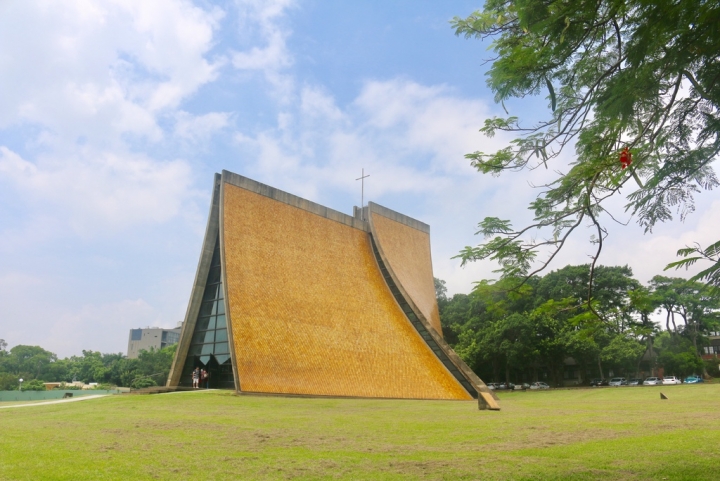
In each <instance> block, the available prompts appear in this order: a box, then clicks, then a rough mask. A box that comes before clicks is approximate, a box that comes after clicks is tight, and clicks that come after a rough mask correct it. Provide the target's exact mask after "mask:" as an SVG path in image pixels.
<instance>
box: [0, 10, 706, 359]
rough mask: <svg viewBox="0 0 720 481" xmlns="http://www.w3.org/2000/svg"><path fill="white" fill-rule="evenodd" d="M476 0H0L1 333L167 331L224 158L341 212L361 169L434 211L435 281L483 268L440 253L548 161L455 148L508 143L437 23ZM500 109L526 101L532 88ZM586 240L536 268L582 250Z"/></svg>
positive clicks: (694, 231)
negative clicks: (502, 171) (486, 162)
mask: <svg viewBox="0 0 720 481" xmlns="http://www.w3.org/2000/svg"><path fill="white" fill-rule="evenodd" d="M478 7H479V5H478V4H476V3H474V2H465V1H451V2H432V1H418V0H415V1H395V2H380V1H367V2H329V1H320V0H308V1H302V0H295V1H293V0H266V1H245V0H237V1H221V2H213V1H210V0H202V1H201V0H198V1H195V2H193V1H189V0H153V1H152V2H147V1H142V0H115V1H110V0H106V1H99V0H67V1H65V2H60V3H58V2H49V1H39V0H38V1H24V2H20V1H10V2H2V3H0V73H1V74H0V92H3V94H2V95H0V306H2V312H0V338H3V339H5V340H6V341H7V342H8V343H9V344H10V346H13V345H16V344H33V345H41V346H43V347H45V348H47V349H50V350H52V351H53V352H56V353H58V354H59V355H60V356H68V355H73V354H79V353H80V352H81V350H83V349H91V350H100V351H103V352H124V351H125V350H126V346H127V336H128V330H129V329H130V328H136V327H145V326H165V327H172V326H175V325H176V324H177V322H178V321H181V320H182V319H183V317H184V312H185V309H186V307H187V300H188V297H189V293H190V287H191V284H192V280H193V276H194V272H195V268H196V263H197V259H198V255H199V251H200V246H201V242H202V234H203V231H204V227H205V221H206V215H207V210H208V205H209V197H210V187H211V185H212V174H213V173H214V172H219V171H220V170H222V169H227V170H230V171H233V172H237V173H239V174H242V175H246V176H248V177H251V178H253V179H256V180H258V181H260V182H264V183H267V184H270V185H272V186H275V187H278V188H280V189H283V190H286V191H288V192H291V193H294V194H296V195H300V196H303V197H306V198H308V199H311V200H314V201H316V202H320V203H322V204H324V205H327V206H328V207H331V208H334V209H336V210H340V211H343V212H346V213H351V212H352V206H353V205H358V204H359V203H360V185H359V183H358V182H356V181H355V180H354V179H355V178H356V177H359V174H360V170H361V169H362V168H365V170H366V173H369V174H370V178H369V179H368V182H367V184H366V187H365V188H366V199H368V198H369V199H370V200H373V201H374V202H377V203H380V204H382V205H385V206H387V207H390V208H392V209H395V210H398V211H400V212H403V213H406V214H408V215H410V216H413V217H416V218H418V219H420V220H423V221H425V222H427V223H429V224H430V225H431V229H432V246H433V263H434V269H435V274H436V276H437V277H440V278H442V279H444V280H446V282H447V283H448V287H449V289H450V291H451V292H468V291H469V290H470V288H471V286H472V282H473V281H476V280H479V279H483V278H492V277H494V274H493V273H492V269H493V268H494V266H493V265H492V264H489V263H478V264H475V265H472V266H469V267H466V268H460V266H459V262H458V261H457V260H453V259H451V257H452V256H453V255H455V254H456V253H457V252H458V251H459V250H460V249H461V248H462V247H463V246H465V245H468V244H474V243H476V242H477V241H479V239H476V238H475V237H474V236H473V233H474V230H475V226H476V224H477V222H478V221H479V220H481V219H482V218H483V217H484V216H486V215H497V216H499V217H504V218H512V219H513V220H514V221H515V222H516V223H518V224H519V223H521V222H522V221H523V220H527V219H528V218H529V216H528V211H527V209H526V205H527V202H528V201H529V200H530V199H531V198H532V196H533V195H534V192H533V189H531V188H530V187H529V186H528V181H529V180H531V179H532V180H533V181H534V182H536V183H539V181H541V180H542V179H543V178H544V179H547V178H548V176H549V175H551V174H552V172H540V171H536V172H534V173H532V174H521V175H516V176H503V177H500V178H492V177H485V176H482V175H480V174H478V173H476V172H474V171H473V170H472V168H470V166H469V164H468V162H467V161H466V160H465V159H464V158H463V154H465V153H467V152H471V151H474V150H484V151H491V150H494V149H496V148H499V147H501V146H503V144H504V142H506V141H507V140H508V139H507V138H504V137H502V136H498V137H495V138H492V139H487V138H484V137H483V136H482V135H481V134H479V133H478V128H479V127H481V126H482V123H483V120H484V119H485V118H487V117H489V116H492V115H494V114H500V113H501V110H500V108H499V107H498V106H496V105H494V103H493V100H492V95H491V93H490V92H489V91H488V89H487V88H486V86H485V79H484V71H485V68H486V67H484V66H483V65H482V61H483V59H485V58H486V57H488V55H489V52H487V51H486V48H487V45H483V44H482V43H481V42H479V41H477V40H465V39H462V38H458V37H455V36H454V35H453V32H452V30H451V28H450V26H449V23H448V21H449V19H451V18H452V17H453V16H455V15H459V16H464V15H468V14H470V13H471V12H472V11H473V10H474V9H476V8H478ZM507 105H508V108H510V110H511V113H513V114H520V115H523V116H532V117H539V116H541V115H543V112H544V109H546V105H547V101H546V99H543V98H535V99H525V100H523V101H515V102H510V103H508V104H507ZM571 154H572V153H571V152H568V153H567V155H566V157H564V158H562V159H560V165H558V166H557V167H558V168H562V165H561V164H562V162H566V163H567V162H569V161H570V160H571ZM622 205H623V202H622V201H621V200H618V201H617V202H616V204H615V209H616V213H617V214H618V215H620V217H621V218H622ZM718 208H720V196H719V195H718V194H717V193H716V192H713V193H709V194H703V195H702V196H700V197H699V199H698V208H697V211H696V212H695V213H694V214H693V215H692V216H691V217H690V218H689V219H688V220H687V221H686V222H685V224H680V223H677V222H674V223H669V224H667V225H664V226H661V227H659V228H658V229H656V231H655V232H654V234H653V235H652V236H643V235H642V230H641V229H640V228H638V227H637V226H635V225H634V224H632V221H631V225H630V226H628V227H626V228H622V227H618V228H614V229H612V230H611V237H610V239H609V241H608V244H607V247H606V252H607V256H606V257H605V258H604V259H603V263H605V264H629V265H630V266H631V267H632V268H633V269H634V271H635V273H636V276H637V277H638V278H639V279H640V280H642V281H647V280H648V279H649V278H650V277H652V275H654V274H657V273H660V271H661V269H662V266H664V265H665V263H667V262H668V261H671V260H673V256H674V252H675V251H676V250H677V249H678V248H679V247H682V245H684V244H686V243H689V242H692V241H699V242H705V243H707V242H708V241H710V240H713V239H715V238H716V237H717V229H716V228H715V227H714V224H713V221H712V219H713V216H712V211H713V209H715V212H717V209H718ZM589 235H590V231H587V232H581V233H580V235H579V236H578V237H577V238H576V239H575V240H573V242H571V243H570V244H569V245H568V246H567V251H566V252H565V253H564V254H563V255H562V256H561V257H560V258H559V259H558V260H557V262H556V263H555V264H553V267H555V268H559V267H562V266H563V265H565V264H566V263H584V262H587V259H588V257H587V255H588V254H589V253H590V252H591V251H592V247H591V246H590V245H589V244H587V238H588V237H589Z"/></svg>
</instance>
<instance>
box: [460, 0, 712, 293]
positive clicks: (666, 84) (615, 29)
mask: <svg viewBox="0 0 720 481" xmlns="http://www.w3.org/2000/svg"><path fill="white" fill-rule="evenodd" d="M453 27H454V28H455V31H456V33H457V34H458V35H464V36H466V37H476V38H491V39H492V48H493V49H494V51H495V52H496V54H497V56H496V57H495V58H494V59H493V61H492V67H491V68H490V70H489V72H488V80H487V82H488V85H489V86H490V88H491V89H492V91H493V92H494V93H495V100H496V101H497V102H501V103H502V102H503V101H504V100H506V99H509V98H512V97H518V98H519V97H525V96H529V95H537V94H540V93H547V98H548V111H547V115H546V116H545V118H544V120H541V121H539V122H537V123H536V124H534V125H524V124H522V123H521V120H520V119H519V118H518V117H514V116H510V115H509V114H508V117H506V118H497V117H496V118H493V119H488V120H487V121H486V122H485V126H484V127H483V128H482V131H483V132H484V133H485V134H487V135H489V136H492V135H493V134H494V133H495V132H497V131H507V132H512V133H515V134H516V138H515V139H514V140H512V142H511V143H510V145H508V146H507V147H505V148H503V149H501V150H499V151H497V152H494V153H483V152H475V153H472V154H468V155H467V157H468V158H469V159H470V160H471V162H472V165H473V166H474V167H476V168H477V169H478V170H479V171H480V172H483V173H490V174H495V175H498V174H500V173H502V172H504V171H506V170H515V171H517V170H523V169H532V168H536V167H545V168H551V169H553V170H555V171H556V172H557V173H558V175H557V177H556V178H555V180H554V181H552V182H550V183H547V184H546V185H544V186H543V187H542V190H541V191H540V194H539V195H538V196H537V198H536V199H535V200H534V201H533V202H532V203H531V205H530V208H531V209H532V210H533V212H534V215H535V218H534V222H533V223H532V224H531V225H528V226H525V227H522V228H519V229H518V228H514V227H513V226H512V224H511V221H510V220H503V219H499V218H497V217H487V218H485V219H484V220H483V221H482V222H481V223H480V226H479V227H480V231H479V233H482V234H484V235H485V236H486V242H484V243H482V244H480V245H479V246H476V247H467V248H465V250H464V251H463V252H462V253H461V255H460V257H461V258H462V259H463V262H468V261H473V260H478V259H493V260H496V261H499V263H500V265H501V268H500V272H502V275H503V276H504V277H517V276H521V277H525V278H527V277H529V276H531V275H532V274H534V273H535V272H539V271H540V270H542V269H544V268H545V267H546V266H547V265H548V264H549V263H550V261H551V260H552V258H553V257H554V256H555V255H556V254H557V252H558V251H559V250H560V249H561V248H562V247H563V245H564V243H565V242H566V240H567V239H568V237H569V236H570V235H571V233H572V232H573V231H574V230H576V229H577V228H578V227H579V226H581V225H589V226H591V227H593V232H594V235H593V237H592V239H591V240H592V242H595V243H596V244H597V251H596V254H595V260H597V258H598V256H599V255H600V253H601V250H602V243H603V239H604V238H605V237H606V236H607V227H606V226H607V224H606V223H607V222H611V221H612V219H614V217H613V215H612V213H611V212H608V211H606V210H605V208H604V204H605V203H606V202H605V201H606V200H607V199H608V198H610V197H612V196H616V195H618V194H619V195H623V196H625V197H626V199H627V205H626V209H627V210H628V211H629V212H630V213H631V214H632V215H634V216H635V218H636V219H637V221H638V222H639V223H640V224H641V225H642V226H644V227H645V229H646V231H649V230H651V229H652V228H653V226H654V225H655V224H656V223H658V222H664V221H667V220H669V219H671V218H672V217H673V215H679V216H680V217H681V218H684V217H685V216H686V215H687V214H688V213H690V212H692V211H693V209H694V195H695V194H696V193H698V192H700V191H702V190H706V189H711V188H713V187H715V186H717V185H718V179H717V177H716V175H715V172H714V171H713V169H712V167H711V163H712V162H713V161H714V160H715V159H717V156H718V152H719V151H720V135H719V134H720V116H719V115H718V114H719V112H718V106H719V105H720V3H718V2H717V1H704V0H694V1H677V0H672V1H671V0H654V1H652V2H650V1H643V0H592V1H591V0H576V1H548V0H487V1H486V2H485V7H484V10H483V11H478V12H475V13H474V14H472V15H470V16H469V17H468V18H465V19H462V18H455V19H454V20H453ZM503 106H504V103H503ZM566 147H570V148H573V147H574V150H575V152H574V158H573V160H572V161H571V162H570V163H569V164H566V165H563V164H561V163H560V159H558V156H559V154H560V153H561V152H562V151H563V149H564V148H566ZM625 147H628V148H629V150H630V152H631V154H632V160H633V162H632V164H631V165H630V166H629V167H628V168H627V169H624V168H623V167H621V164H620V161H619V158H620V153H621V151H622V150H623V149H624V148H625ZM536 228H539V229H541V230H543V232H544V233H543V234H541V235H542V237H538V238H534V237H531V236H530V235H531V234H532V232H531V231H533V230H534V229H536ZM678 247H679V246H678ZM541 252H545V253H547V254H548V255H547V258H544V259H542V260H541V262H540V263H539V266H537V265H536V264H535V261H536V257H537V256H538V253H541ZM690 253H691V252H688V254H687V255H689V254H690ZM716 254H717V252H716V251H715V250H713V251H712V252H710V253H709V256H710V259H709V260H711V261H713V262H715V266H716V267H715V270H716V271H717V258H716V257H713V255H716ZM694 257H697V258H700V257H702V256H694ZM705 258H708V256H707V255H706V256H705ZM696 260H697V259H696ZM594 265H595V261H593V263H592V264H591V275H592V268H593V267H594ZM683 265H684V264H683ZM534 268H535V269H534ZM705 274H706V275H705V279H706V280H712V279H718V277H717V276H716V277H714V278H712V277H711V276H710V275H709V273H705Z"/></svg>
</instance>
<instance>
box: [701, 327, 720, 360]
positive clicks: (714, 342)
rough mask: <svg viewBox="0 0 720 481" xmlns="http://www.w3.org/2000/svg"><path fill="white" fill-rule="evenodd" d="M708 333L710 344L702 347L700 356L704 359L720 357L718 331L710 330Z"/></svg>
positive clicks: (719, 334)
mask: <svg viewBox="0 0 720 481" xmlns="http://www.w3.org/2000/svg"><path fill="white" fill-rule="evenodd" d="M708 334H709V335H708V339H709V340H710V345H709V346H705V347H704V348H703V350H704V352H703V356H702V358H703V359H706V360H710V359H717V358H718V357H720V332H710V333H708Z"/></svg>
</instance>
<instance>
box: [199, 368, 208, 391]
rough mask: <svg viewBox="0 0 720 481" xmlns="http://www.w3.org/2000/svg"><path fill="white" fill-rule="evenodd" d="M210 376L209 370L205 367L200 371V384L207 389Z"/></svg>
mask: <svg viewBox="0 0 720 481" xmlns="http://www.w3.org/2000/svg"><path fill="white" fill-rule="evenodd" d="M208 377H209V376H208V372H207V371H206V370H205V369H203V370H202V371H200V385H201V386H203V387H204V388H205V389H207V388H208Z"/></svg>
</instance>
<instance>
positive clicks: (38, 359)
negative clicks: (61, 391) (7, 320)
mask: <svg viewBox="0 0 720 481" xmlns="http://www.w3.org/2000/svg"><path fill="white" fill-rule="evenodd" d="M56 361H57V355H55V354H54V353H52V352H50V351H46V350H45V349H43V348H42V347H40V346H24V345H17V346H15V347H13V348H12V349H10V352H9V353H8V354H7V355H4V356H2V357H0V371H4V372H7V373H10V374H15V375H17V376H21V377H23V378H25V379H28V380H30V379H42V378H43V377H45V374H46V373H47V371H48V369H50V368H51V366H52V365H53V364H54V363H55V362H56Z"/></svg>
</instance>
